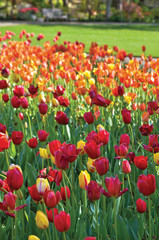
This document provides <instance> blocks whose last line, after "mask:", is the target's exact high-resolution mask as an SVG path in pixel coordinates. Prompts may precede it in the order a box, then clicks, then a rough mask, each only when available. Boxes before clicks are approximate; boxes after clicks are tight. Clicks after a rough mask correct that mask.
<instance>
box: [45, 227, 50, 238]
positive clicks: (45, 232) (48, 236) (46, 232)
mask: <svg viewBox="0 0 159 240" xmlns="http://www.w3.org/2000/svg"><path fill="white" fill-rule="evenodd" d="M45 234H46V239H47V240H49V236H48V233H47V229H45Z"/></svg>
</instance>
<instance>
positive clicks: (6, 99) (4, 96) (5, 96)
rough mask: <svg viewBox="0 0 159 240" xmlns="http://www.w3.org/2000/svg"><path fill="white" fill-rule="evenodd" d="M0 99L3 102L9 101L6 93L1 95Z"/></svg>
mask: <svg viewBox="0 0 159 240" xmlns="http://www.w3.org/2000/svg"><path fill="white" fill-rule="evenodd" d="M2 99H3V101H4V102H8V101H9V96H8V94H7V93H6V94H3V95H2Z"/></svg>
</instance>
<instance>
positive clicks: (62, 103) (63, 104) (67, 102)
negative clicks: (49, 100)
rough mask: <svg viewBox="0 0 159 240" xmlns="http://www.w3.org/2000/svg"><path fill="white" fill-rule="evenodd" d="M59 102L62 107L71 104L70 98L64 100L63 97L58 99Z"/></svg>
mask: <svg viewBox="0 0 159 240" xmlns="http://www.w3.org/2000/svg"><path fill="white" fill-rule="evenodd" d="M57 100H58V102H59V103H60V105H61V106H63V107H68V106H69V104H70V101H69V99H68V98H66V97H65V98H64V97H63V96H59V97H57Z"/></svg>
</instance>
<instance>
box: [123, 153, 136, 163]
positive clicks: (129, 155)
mask: <svg viewBox="0 0 159 240" xmlns="http://www.w3.org/2000/svg"><path fill="white" fill-rule="evenodd" d="M134 157H135V153H134V152H129V153H128V154H127V155H126V156H125V158H129V162H130V164H132V163H133V162H134Z"/></svg>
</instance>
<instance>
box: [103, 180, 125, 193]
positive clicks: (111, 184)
mask: <svg viewBox="0 0 159 240" xmlns="http://www.w3.org/2000/svg"><path fill="white" fill-rule="evenodd" d="M121 184H122V183H121V182H120V180H119V178H118V177H117V175H116V176H115V178H113V177H107V178H106V179H105V185H106V188H107V190H108V192H106V191H105V189H104V188H102V193H103V194H104V195H105V196H106V197H120V196H121V195H123V194H124V193H125V192H127V191H128V188H124V190H123V191H121Z"/></svg>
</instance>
